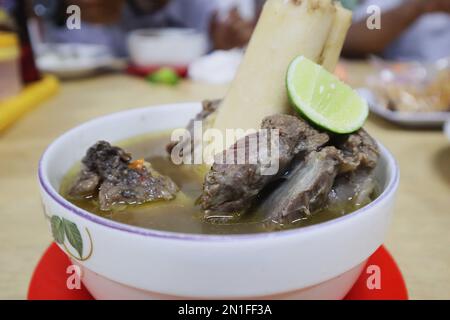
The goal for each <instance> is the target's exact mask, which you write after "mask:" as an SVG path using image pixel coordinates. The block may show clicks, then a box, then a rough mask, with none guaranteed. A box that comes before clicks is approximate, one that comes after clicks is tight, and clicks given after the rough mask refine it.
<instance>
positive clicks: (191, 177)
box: [60, 132, 376, 235]
mask: <svg viewBox="0 0 450 320" xmlns="http://www.w3.org/2000/svg"><path fill="white" fill-rule="evenodd" d="M170 133H171V132H163V133H157V134H151V135H145V136H140V137H137V138H133V139H131V140H127V141H123V142H121V143H118V146H120V147H122V148H124V149H125V150H126V151H127V152H129V153H131V154H132V155H133V158H134V159H139V158H145V159H146V160H147V161H148V162H150V163H151V164H152V166H153V168H154V169H156V170H157V171H158V172H159V173H161V174H163V175H166V176H168V177H170V178H171V179H172V180H173V181H174V182H175V183H176V184H177V185H178V187H179V188H180V192H179V193H178V194H177V196H176V199H174V200H170V201H156V202H152V203H149V204H143V205H135V206H130V205H128V206H123V207H118V208H116V209H114V210H111V211H102V210H100V209H99V206H98V202H97V199H96V198H86V199H81V200H74V199H71V198H70V197H68V190H69V188H70V186H71V185H72V184H73V183H74V181H75V179H76V177H77V174H78V172H79V170H80V165H79V164H78V165H76V166H75V167H74V168H73V169H72V170H70V172H69V173H68V174H67V175H66V177H65V178H64V180H63V183H62V185H61V190H60V192H61V194H62V195H63V196H64V197H65V198H66V199H67V200H68V201H70V202H71V203H73V204H74V205H75V206H77V207H79V208H82V209H84V210H86V211H89V212H91V213H94V214H96V215H98V216H101V217H104V218H107V219H111V220H114V221H117V222H121V223H125V224H129V225H133V226H137V227H142V228H148V229H156V230H162V231H172V232H181V233H192V234H219V235H225V234H249V233H261V232H269V231H279V230H286V229H292V228H300V227H305V226H310V225H314V224H317V223H321V222H324V221H328V220H331V219H335V218H338V217H341V216H343V215H345V214H348V213H351V212H353V211H355V210H357V209H359V208H360V207H361V206H356V205H353V204H352V202H350V201H349V203H348V205H347V206H345V207H344V208H343V207H339V208H332V207H326V208H325V209H323V210H321V211H319V212H315V213H314V214H312V215H310V216H308V217H305V218H304V219H301V220H298V221H296V222H295V223H291V224H287V225H280V224H273V223H267V221H266V219H265V216H266V215H265V211H264V210H265V209H264V207H262V206H259V207H258V206H255V209H254V210H253V212H251V213H250V214H245V215H243V216H242V217H241V218H240V219H239V221H238V222H230V223H220V224H218V223H211V222H208V221H206V220H205V219H203V218H204V213H203V212H202V210H201V208H200V207H199V206H198V205H196V200H197V199H198V197H199V196H200V195H201V193H202V185H203V181H202V180H201V179H200V178H199V175H198V174H197V173H196V170H198V167H196V166H195V165H175V164H173V163H172V161H171V159H170V157H169V156H168V155H167V152H166V144H167V142H168V141H170ZM375 197H376V195H374V196H373V198H375ZM372 200H373V199H372Z"/></svg>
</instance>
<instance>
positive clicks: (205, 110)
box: [166, 100, 222, 156]
mask: <svg viewBox="0 0 450 320" xmlns="http://www.w3.org/2000/svg"><path fill="white" fill-rule="evenodd" d="M221 102H222V100H205V101H203V104H202V111H200V112H199V113H198V114H197V115H196V116H195V118H194V119H192V120H191V121H190V122H189V124H188V126H187V127H186V129H187V130H188V131H189V133H190V135H191V138H192V137H194V123H195V121H203V129H206V128H208V127H210V126H211V121H210V120H211V118H212V117H211V116H212V115H213V114H214V113H215V112H216V111H217V109H218V108H219V106H220V103H221ZM188 143H191V144H192V145H191V150H194V147H195V145H196V141H194V140H193V139H192V140H191V141H188V140H183V141H179V142H178V141H176V142H171V143H169V144H168V145H167V147H166V149H167V152H168V153H169V154H170V153H171V152H172V150H173V148H175V146H176V145H178V144H181V146H184V147H181V148H180V150H183V149H186V146H187V144H188ZM180 156H182V154H180Z"/></svg>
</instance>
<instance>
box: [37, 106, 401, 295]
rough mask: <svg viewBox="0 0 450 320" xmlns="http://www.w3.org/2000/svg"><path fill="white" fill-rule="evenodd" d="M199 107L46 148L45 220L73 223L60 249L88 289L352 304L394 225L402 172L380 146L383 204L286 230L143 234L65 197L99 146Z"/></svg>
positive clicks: (165, 125) (42, 175) (96, 127)
mask: <svg viewBox="0 0 450 320" xmlns="http://www.w3.org/2000/svg"><path fill="white" fill-rule="evenodd" d="M200 108H201V107H200V104H198V103H187V104H175V105H167V106H158V107H149V108H144V109H135V110H130V111H125V112H121V113H118V114H113V115H110V116H106V117H102V118H99V119H95V120H93V121H90V122H88V123H85V124H83V125H81V126H79V127H77V128H75V129H73V130H71V131H69V132H67V133H66V134H64V135H62V136H61V137H60V138H58V139H57V140H56V141H55V142H53V143H52V144H51V145H50V146H49V147H48V149H47V150H46V151H45V153H44V155H43V157H42V159H41V163H40V166H39V182H40V186H41V190H42V200H43V203H44V208H45V212H46V216H47V217H48V218H50V217H53V220H54V222H55V223H56V224H57V223H58V221H59V219H58V217H59V218H64V219H66V222H65V223H66V224H67V225H68V226H69V227H70V228H69V229H70V230H71V231H70V232H71V238H72V242H70V241H69V239H68V238H67V236H66V239H65V241H64V243H61V244H60V247H61V248H62V249H63V250H64V251H65V252H66V253H67V254H68V255H69V256H70V257H71V259H72V261H73V262H74V263H76V264H78V265H79V266H81V269H82V271H83V278H82V279H83V282H84V284H85V285H86V287H87V288H88V289H89V290H90V292H91V293H92V294H93V296H94V297H95V298H97V299H144V298H147V299H158V298H257V299H265V298H284V299H340V298H343V297H344V296H345V294H346V293H347V292H348V291H349V290H350V288H351V287H352V285H353V284H354V282H355V281H356V280H357V278H358V276H359V275H360V274H361V272H362V270H363V268H364V265H365V261H366V260H367V259H368V258H369V257H370V255H371V254H372V253H373V252H374V251H375V250H376V249H377V248H378V247H379V246H380V245H381V244H382V243H383V241H384V239H385V235H386V231H387V229H388V225H389V221H390V218H391V213H392V206H393V203H394V197H395V193H396V190H397V187H398V181H399V172H398V168H397V165H396V162H395V160H394V158H393V157H392V155H391V154H390V153H389V152H388V151H387V150H386V149H385V148H384V147H383V146H381V145H380V148H381V160H380V163H379V166H378V167H377V169H376V174H377V177H378V179H379V181H380V183H381V187H382V194H381V195H380V196H379V197H378V198H377V199H376V200H375V201H373V202H372V203H370V204H369V205H367V206H366V207H364V208H363V209H361V210H358V211H356V212H354V213H351V214H348V215H346V216H344V217H341V218H338V219H334V220H332V221H328V222H325V223H321V224H318V225H314V226H310V227H305V228H302V229H296V230H289V231H282V232H277V233H265V234H253V235H233V236H232V235H230V236H214V235H194V234H181V233H171V232H164V231H158V230H149V229H143V228H138V227H133V226H129V225H125V224H121V223H118V222H114V221H110V220H107V219H104V218H101V217H99V216H96V215H93V214H91V213H89V212H86V211H84V210H82V209H80V208H77V207H76V206H74V205H72V204H71V203H69V202H68V201H66V200H65V199H64V198H63V197H61V196H60V195H59V193H58V190H59V187H60V184H61V180H62V178H63V177H64V175H65V174H66V173H67V171H68V170H69V169H70V168H71V167H72V166H73V165H74V164H75V163H76V162H78V161H79V160H80V159H81V158H82V157H83V155H84V153H85V152H86V149H87V148H88V147H89V146H91V145H92V144H93V143H95V142H96V141H97V140H100V139H105V140H108V141H111V142H115V141H120V140H123V139H127V138H130V137H133V136H137V135H141V134H144V133H149V132H153V131H155V132H157V131H161V130H167V129H170V128H179V127H184V126H185V125H186V123H187V122H188V121H189V119H191V118H192V117H193V116H194V115H195V114H196V113H197V112H198V111H199V110H200ZM70 222H72V223H73V224H71V223H70ZM56 227H57V226H56ZM77 230H78V231H77ZM77 250H78V251H79V252H81V256H80V255H79V254H78V253H77Z"/></svg>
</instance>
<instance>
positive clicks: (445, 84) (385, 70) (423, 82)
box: [367, 58, 450, 112]
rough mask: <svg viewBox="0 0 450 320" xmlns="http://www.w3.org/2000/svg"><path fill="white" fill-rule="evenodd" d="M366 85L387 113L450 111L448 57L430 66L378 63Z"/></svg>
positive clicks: (449, 69)
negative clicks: (377, 67)
mask: <svg viewBox="0 0 450 320" xmlns="http://www.w3.org/2000/svg"><path fill="white" fill-rule="evenodd" d="M378 66H380V62H379V63H378ZM367 85H368V88H369V89H370V90H371V91H372V92H373V93H374V94H375V96H376V98H377V99H378V102H379V104H380V105H382V106H384V107H385V108H387V109H389V110H391V111H398V112H446V111H448V112H450V58H449V59H442V60H439V61H438V62H436V63H435V64H432V65H423V64H419V63H404V64H394V65H388V64H386V63H382V64H381V68H380V70H379V71H378V72H377V74H375V75H373V76H371V77H369V78H368V80H367Z"/></svg>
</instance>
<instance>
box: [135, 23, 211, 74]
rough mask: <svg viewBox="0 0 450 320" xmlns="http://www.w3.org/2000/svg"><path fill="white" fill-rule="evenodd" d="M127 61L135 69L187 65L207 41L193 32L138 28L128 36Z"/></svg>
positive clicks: (201, 51) (200, 52)
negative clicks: (128, 56)
mask: <svg viewBox="0 0 450 320" xmlns="http://www.w3.org/2000/svg"><path fill="white" fill-rule="evenodd" d="M128 50H129V53H130V58H131V61H132V63H133V64H134V65H136V66H138V67H149V66H155V65H168V66H187V65H189V64H190V63H191V62H193V61H194V60H196V59H197V58H199V57H201V56H202V55H204V54H206V52H207V51H208V40H207V38H206V36H205V35H204V34H203V33H200V32H197V31H195V30H193V29H178V28H167V29H141V30H135V31H132V32H131V33H130V34H129V36H128Z"/></svg>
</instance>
